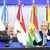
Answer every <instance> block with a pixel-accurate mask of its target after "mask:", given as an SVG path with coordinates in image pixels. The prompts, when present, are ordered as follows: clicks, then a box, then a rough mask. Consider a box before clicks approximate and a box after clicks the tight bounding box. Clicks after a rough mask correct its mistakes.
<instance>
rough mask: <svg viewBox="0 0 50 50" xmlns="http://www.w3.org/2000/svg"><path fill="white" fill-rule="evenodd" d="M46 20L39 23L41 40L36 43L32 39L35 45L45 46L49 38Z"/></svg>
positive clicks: (49, 32) (49, 31)
mask: <svg viewBox="0 0 50 50" xmlns="http://www.w3.org/2000/svg"><path fill="white" fill-rule="evenodd" d="M48 27H49V26H48V22H45V21H43V22H42V24H41V31H39V33H40V35H41V38H42V41H40V42H39V43H37V42H36V41H34V44H35V45H43V46H45V45H46V43H47V42H48V41H49V40H50V30H49V29H48Z"/></svg>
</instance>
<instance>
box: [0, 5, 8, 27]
mask: <svg viewBox="0 0 50 50" xmlns="http://www.w3.org/2000/svg"><path fill="white" fill-rule="evenodd" d="M1 20H2V23H3V24H4V27H6V25H7V24H8V11H7V8H6V5H4V7H3V12H2V16H1Z"/></svg>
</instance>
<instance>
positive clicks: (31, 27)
mask: <svg viewBox="0 0 50 50" xmlns="http://www.w3.org/2000/svg"><path fill="white" fill-rule="evenodd" d="M34 8H35V7H34V6H32V10H31V17H30V25H29V28H28V37H29V45H32V46H34V44H33V41H34V37H35V36H34V35H33V34H34V31H35V30H37V29H36V27H35V26H36V23H34V21H35V20H36V17H35V16H34V12H35V9H34ZM34 17H35V20H34ZM34 24H35V25H34ZM37 25H38V24H37ZM27 45H28V42H27Z"/></svg>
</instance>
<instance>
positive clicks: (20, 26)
mask: <svg viewBox="0 0 50 50" xmlns="http://www.w3.org/2000/svg"><path fill="white" fill-rule="evenodd" d="M21 11H22V10H21V7H20V6H19V7H18V12H17V16H16V21H15V25H14V33H17V30H20V32H21V33H19V32H18V34H17V38H18V40H19V42H21V43H23V45H26V36H25V33H26V27H25V24H24V19H23V16H22V12H21Z"/></svg>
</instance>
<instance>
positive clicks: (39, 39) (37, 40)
mask: <svg viewBox="0 0 50 50" xmlns="http://www.w3.org/2000/svg"><path fill="white" fill-rule="evenodd" d="M35 41H36V42H37V43H39V42H40V41H42V38H41V36H40V34H39V32H38V31H37V33H36V34H35Z"/></svg>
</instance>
